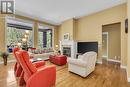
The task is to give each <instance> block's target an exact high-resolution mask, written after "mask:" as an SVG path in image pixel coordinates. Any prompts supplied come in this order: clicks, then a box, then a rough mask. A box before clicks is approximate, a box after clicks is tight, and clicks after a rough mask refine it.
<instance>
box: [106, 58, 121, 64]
mask: <svg viewBox="0 0 130 87" xmlns="http://www.w3.org/2000/svg"><path fill="white" fill-rule="evenodd" d="M107 60H108V61H111V62H117V63H121V61H119V60H114V59H107Z"/></svg>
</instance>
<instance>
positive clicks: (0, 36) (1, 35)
mask: <svg viewBox="0 0 130 87" xmlns="http://www.w3.org/2000/svg"><path fill="white" fill-rule="evenodd" d="M5 26H6V25H5V18H4V16H3V15H0V51H1V50H2V51H6V44H5Z"/></svg>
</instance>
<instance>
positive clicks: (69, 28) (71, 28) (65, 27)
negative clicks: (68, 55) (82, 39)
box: [59, 19, 76, 40]
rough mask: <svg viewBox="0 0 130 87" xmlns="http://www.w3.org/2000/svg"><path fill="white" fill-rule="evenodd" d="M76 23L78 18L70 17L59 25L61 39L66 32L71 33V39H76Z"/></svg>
mask: <svg viewBox="0 0 130 87" xmlns="http://www.w3.org/2000/svg"><path fill="white" fill-rule="evenodd" d="M75 24H76V20H75V19H69V20H66V21H64V22H63V23H62V24H61V25H60V26H59V28H60V29H59V40H63V37H64V34H65V33H69V36H70V40H74V39H75V33H76V32H75V28H76V27H75Z"/></svg>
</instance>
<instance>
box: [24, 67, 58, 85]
mask: <svg viewBox="0 0 130 87" xmlns="http://www.w3.org/2000/svg"><path fill="white" fill-rule="evenodd" d="M55 82H56V67H55V66H46V67H43V68H41V69H38V70H37V72H36V73H34V74H33V75H32V76H31V77H30V78H29V79H28V81H27V83H26V87H51V86H52V85H55Z"/></svg>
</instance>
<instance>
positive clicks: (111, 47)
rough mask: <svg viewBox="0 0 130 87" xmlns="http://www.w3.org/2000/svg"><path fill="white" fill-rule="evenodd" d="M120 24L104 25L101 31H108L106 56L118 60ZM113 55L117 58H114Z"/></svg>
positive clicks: (119, 54) (119, 53)
mask: <svg viewBox="0 0 130 87" xmlns="http://www.w3.org/2000/svg"><path fill="white" fill-rule="evenodd" d="M120 28H121V24H120V23H117V24H111V25H105V26H103V28H102V32H108V58H110V59H114V60H120V56H121V29H120ZM102 52H103V51H102ZM115 56H116V57H117V58H115Z"/></svg>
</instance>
